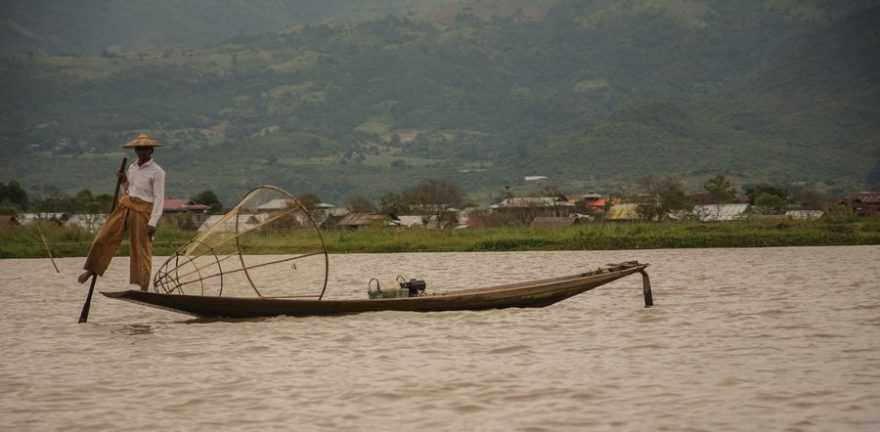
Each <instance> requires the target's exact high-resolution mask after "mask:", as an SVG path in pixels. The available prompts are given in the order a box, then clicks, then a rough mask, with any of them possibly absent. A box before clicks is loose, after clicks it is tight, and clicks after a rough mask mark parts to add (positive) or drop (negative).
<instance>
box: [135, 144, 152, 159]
mask: <svg viewBox="0 0 880 432" xmlns="http://www.w3.org/2000/svg"><path fill="white" fill-rule="evenodd" d="M134 153H135V154H136V155H137V157H138V159H140V160H147V159H149V158H150V156H151V155H152V154H153V148H152V147H148V146H138V147H135V148H134Z"/></svg>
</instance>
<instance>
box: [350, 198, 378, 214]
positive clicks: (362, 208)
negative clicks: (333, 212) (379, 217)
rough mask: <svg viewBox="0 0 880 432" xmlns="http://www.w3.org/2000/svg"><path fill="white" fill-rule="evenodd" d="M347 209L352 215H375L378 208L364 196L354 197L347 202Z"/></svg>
mask: <svg viewBox="0 0 880 432" xmlns="http://www.w3.org/2000/svg"><path fill="white" fill-rule="evenodd" d="M345 208H347V209H348V210H349V211H350V212H352V213H373V212H375V211H376V206H375V205H374V204H373V201H371V200H370V199H369V198H367V197H366V196H364V195H352V196H350V197H348V198H347V199H346V200H345Z"/></svg>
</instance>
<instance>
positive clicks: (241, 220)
mask: <svg viewBox="0 0 880 432" xmlns="http://www.w3.org/2000/svg"><path fill="white" fill-rule="evenodd" d="M221 219H223V215H211V216H208V218H207V219H205V221H204V222H202V224H201V225H200V226H199V228H198V231H199V232H204V231H207V230H208V229H209V228H213V227H214V225H217V224H218V223H219V224H221V225H220V226H217V227H216V228H215V230H216V231H217V232H230V233H234V232H244V231H248V230H251V229H253V228H254V227H256V226H257V224H259V222H260V221H259V219H257V217H256V215H249V214H240V215H239V216H238V217H237V218H236V217H233V218H229V219H228V220H225V221H223V222H221Z"/></svg>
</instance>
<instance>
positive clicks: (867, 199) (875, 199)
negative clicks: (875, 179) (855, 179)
mask: <svg viewBox="0 0 880 432" xmlns="http://www.w3.org/2000/svg"><path fill="white" fill-rule="evenodd" d="M850 199H851V200H853V201H858V202H862V203H865V204H880V192H862V193H855V194H852V195H850Z"/></svg>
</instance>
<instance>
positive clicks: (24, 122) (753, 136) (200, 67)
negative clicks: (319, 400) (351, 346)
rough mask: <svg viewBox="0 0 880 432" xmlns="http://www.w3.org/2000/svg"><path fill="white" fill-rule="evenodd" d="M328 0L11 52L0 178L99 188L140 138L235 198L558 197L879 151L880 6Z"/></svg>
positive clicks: (851, 174)
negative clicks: (385, 11)
mask: <svg viewBox="0 0 880 432" xmlns="http://www.w3.org/2000/svg"><path fill="white" fill-rule="evenodd" d="M46 3H47V4H56V3H60V2H46ZM84 3H85V4H89V2H84ZM95 3H106V2H95ZM157 3H161V4H163V5H166V6H167V5H169V4H170V5H174V4H176V3H173V2H157ZM327 3H331V4H333V5H334V6H333V7H334V8H336V9H333V8H331V7H330V6H324V7H325V8H327V9H322V7H319V6H315V5H319V4H325V3H323V2H305V1H300V2H283V1H280V0H279V1H276V2H268V1H266V2H265V4H264V6H266V5H276V6H277V8H274V9H273V8H269V7H268V6H267V8H266V9H267V11H265V12H266V13H267V14H268V12H269V11H272V12H275V13H272V14H268V15H267V16H269V15H272V16H273V17H276V18H279V21H277V22H281V21H283V20H281V19H280V17H282V16H284V14H283V13H281V12H283V11H284V10H286V9H284V8H292V9H291V10H293V9H296V8H294V7H293V6H291V5H293V4H302V5H307V4H308V5H312V7H313V8H314V10H313V12H310V13H312V14H313V16H315V17H318V18H319V19H320V21H322V22H323V23H320V24H305V25H294V26H288V27H286V28H284V29H282V30H279V31H273V32H268V33H263V34H259V35H244V34H239V35H238V36H235V37H232V38H231V39H228V40H226V42H224V43H222V44H215V45H211V46H206V47H201V48H167V47H166V48H162V49H157V50H148V51H130V50H122V49H114V50H106V49H103V50H104V51H103V53H102V54H100V55H92V56H70V55H67V56H66V55H50V54H41V53H39V52H32V53H30V54H22V55H7V56H6V57H5V58H4V59H3V60H2V62H0V160H2V162H0V172H2V175H3V176H4V177H10V178H17V179H18V180H19V181H20V182H21V183H22V184H24V185H25V186H26V187H31V188H40V187H49V186H55V187H59V188H62V189H64V190H70V191H75V190H79V189H81V188H83V187H89V188H93V189H98V190H100V188H101V187H104V188H106V183H108V180H107V179H108V178H111V176H112V171H113V170H114V169H115V164H116V163H118V162H115V163H114V162H113V161H114V160H116V159H118V158H121V157H122V155H123V153H122V152H121V150H120V149H119V146H120V145H121V143H123V142H124V141H125V140H126V139H127V138H130V137H131V136H133V135H135V134H136V133H137V132H141V131H146V132H150V133H152V134H154V135H156V136H157V137H159V138H160V139H161V140H162V141H163V142H165V143H167V144H168V145H167V147H166V148H163V149H160V152H159V153H157V159H158V160H159V161H160V163H162V165H163V166H165V167H166V169H167V170H168V171H169V177H168V178H169V191H170V192H171V193H173V194H176V195H187V194H192V193H195V192H197V191H200V190H204V189H214V190H216V191H217V192H218V194H220V195H221V197H223V198H224V200H229V201H231V200H234V198H235V197H237V196H240V194H241V193H242V192H244V191H245V190H247V189H248V188H249V187H250V186H253V185H255V184H259V183H271V184H277V185H280V186H282V187H286V188H288V189H290V190H292V191H294V192H303V191H313V192H317V193H319V194H320V195H321V196H322V197H324V198H325V199H329V200H340V199H342V198H344V197H346V196H350V195H352V194H355V193H366V194H371V195H373V196H375V195H377V194H380V193H384V192H387V191H395V190H400V189H401V188H403V187H405V186H406V185H408V184H412V183H415V182H417V181H419V180H421V179H423V178H425V177H428V176H441V177H445V178H448V179H450V180H452V181H455V182H457V183H459V184H460V185H462V186H463V187H464V189H465V190H466V191H470V192H472V193H475V194H477V196H479V197H488V196H490V195H492V194H493V193H496V192H497V191H499V190H502V189H503V188H504V186H508V185H511V186H514V187H516V186H517V185H518V184H520V183H522V180H521V179H522V177H523V176H525V175H546V176H549V177H551V181H553V182H555V183H557V184H559V185H560V186H563V187H564V188H565V189H567V190H570V191H571V192H578V191H586V190H590V189H592V190H608V189H613V188H626V187H627V186H628V185H631V184H633V183H634V180H635V179H636V178H638V177H640V176H644V175H647V174H655V175H675V176H678V177H679V178H681V179H683V180H685V181H686V182H693V183H692V184H699V183H701V182H702V181H703V180H704V179H705V178H707V177H710V176H713V175H715V174H718V173H725V174H726V175H729V176H730V177H733V178H735V179H736V180H737V181H739V182H741V183H743V182H756V181H773V182H814V183H817V184H819V186H820V187H829V188H834V187H846V188H860V187H864V186H865V181H866V179H867V178H868V176H869V173H870V172H871V170H872V169H876V168H875V166H876V165H877V164H878V158H880V102H878V101H880V74H878V73H877V71H878V70H880V68H878V66H880V34H878V33H880V2H878V1H863V2H833V1H821V0H815V1H797V2H796V1H783V0H748V1H738V2H728V1H724V0H702V1H697V0H693V1H687V0H631V1H625V2H621V1H612V0H593V1H564V0H546V1H533V2H527V1H518V0H483V1H459V2H454V1H439V0H438V1H435V2H431V1H428V0H425V1H421V2H417V1H411V2H403V1H398V2H393V1H391V0H387V1H386V0H383V1H377V2H364V1H361V2H354V1H352V2H345V1H340V2H327ZM405 3H406V4H407V5H405V6H400V8H399V9H396V10H400V11H405V12H404V13H401V14H397V15H382V17H380V18H371V19H364V20H357V21H345V20H340V19H336V20H333V19H332V18H333V16H330V15H328V14H330V13H331V12H333V11H344V12H345V13H346V14H348V15H347V16H354V11H356V9H353V8H354V6H351V7H350V8H346V7H345V5H354V4H360V5H361V6H362V7H367V6H364V5H368V6H372V7H376V8H379V7H380V6H382V7H386V6H388V5H394V4H398V5H404V4H405ZM63 4H64V5H67V4H68V3H63ZM181 4H182V3H181ZM216 4H217V5H218V6H217V8H219V9H220V10H225V9H223V7H225V6H224V5H225V3H224V2H216ZM229 4H230V5H233V2H229ZM234 4H235V5H239V3H238V2H235V3H234ZM241 4H243V3H241ZM248 4H252V2H251V3H248ZM143 5H144V6H139V7H146V8H149V5H150V2H146V3H143ZM178 6H179V7H180V8H181V10H182V11H187V10H189V9H188V7H185V6H180V5H178ZM156 7H158V6H156ZM167 7H171V6H167ZM229 7H231V8H232V9H231V11H232V12H235V7H244V6H229ZM318 9H320V10H321V11H320V13H319V12H318V11H317V10H318ZM305 10H312V9H303V10H300V11H301V12H302V13H305V12H304V11H305ZM166 12H167V11H166ZM217 13H220V12H217ZM226 13H229V11H227V12H226ZM235 13H239V12H235ZM340 13H342V12H340ZM181 16H186V14H185V13H181ZM229 16H235V15H234V13H233V14H232V15H229ZM309 16H312V15H303V18H302V19H301V20H300V21H296V22H304V21H308V17H309ZM335 16H336V17H337V18H338V17H339V16H341V15H335ZM359 16H361V17H367V15H363V14H362V15H359ZM94 19H96V20H97V19H98V18H94ZM316 19H317V18H316ZM7 22H8V20H7ZM326 22H330V23H331V24H326ZM339 22H345V23H344V24H336V23H339ZM7 25H8V24H7ZM122 33H123V34H126V33H125V32H122ZM127 34H128V35H129V36H127V37H134V36H132V35H136V34H140V33H138V32H131V33H127ZM122 39H125V38H122ZM6 42H8V41H6ZM4 43H5V42H4ZM123 45H125V44H123ZM181 45H186V46H192V44H191V43H189V42H188V43H186V44H181ZM96 47H97V46H96ZM107 171H109V172H110V173H111V174H109V175H108V174H107V173H106V172H107ZM109 182H110V184H111V186H112V178H111V180H110V181H109ZM522 187H523V188H524V187H525V186H522Z"/></svg>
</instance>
